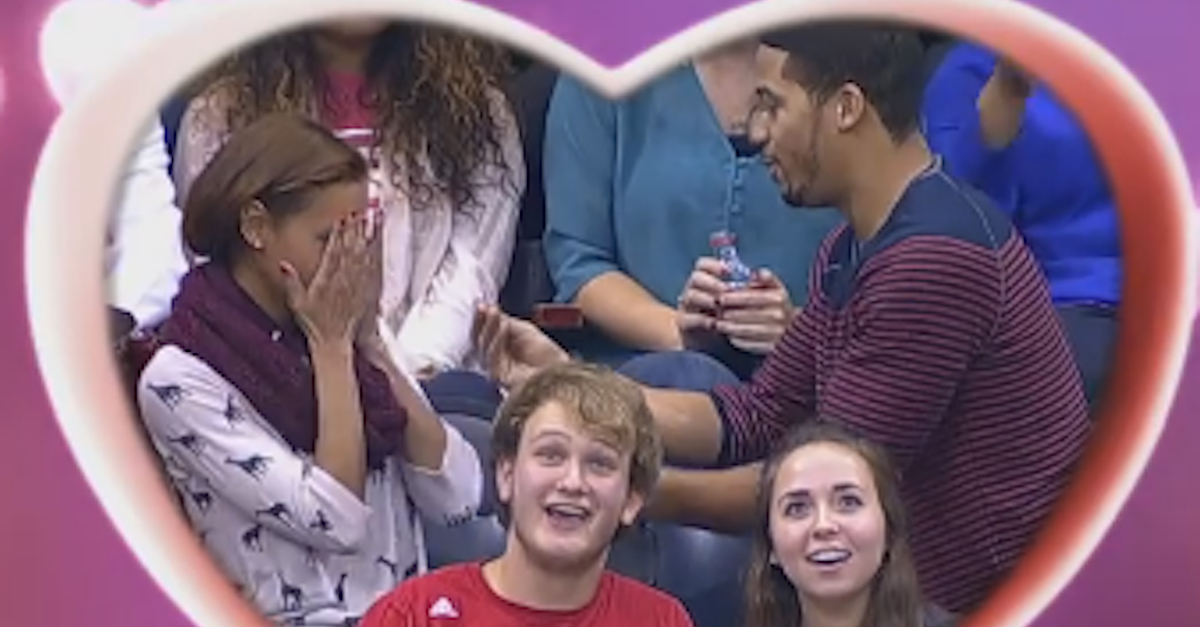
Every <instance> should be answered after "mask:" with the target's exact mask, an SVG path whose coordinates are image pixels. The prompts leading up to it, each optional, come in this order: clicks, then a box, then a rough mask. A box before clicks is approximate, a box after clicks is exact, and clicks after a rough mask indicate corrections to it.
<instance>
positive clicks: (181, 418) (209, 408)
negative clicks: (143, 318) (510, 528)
mask: <svg viewBox="0 0 1200 627" xmlns="http://www.w3.org/2000/svg"><path fill="white" fill-rule="evenodd" d="M418 389H419V388H418ZM138 403H139V406H140V409H141V413H142V417H143V420H144V421H145V424H146V427H147V431H148V432H149V435H150V439H151V441H152V442H153V444H154V447H155V448H156V449H157V450H158V452H159V455H160V456H161V457H162V458H163V460H164V464H165V467H166V471H167V474H168V477H169V479H170V480H171V482H172V484H173V485H174V486H175V489H176V490H177V491H178V492H179V494H180V496H181V499H182V501H183V502H184V506H185V509H186V512H187V516H188V518H189V519H190V521H191V523H192V526H193V528H194V529H195V530H196V532H197V533H198V534H199V535H200V537H201V539H202V541H203V543H204V545H205V546H206V547H207V548H208V550H209V552H210V553H211V555H212V556H213V557H214V559H215V560H216V562H217V564H218V566H219V567H220V568H222V569H223V570H224V572H225V573H226V574H227V575H228V576H229V578H230V579H231V580H232V581H233V583H234V584H235V585H236V586H237V587H238V588H239V589H240V591H241V592H242V594H243V595H244V596H245V597H246V598H247V599H248V600H249V601H251V602H252V603H253V604H254V605H255V606H257V607H258V608H259V609H260V610H261V611H262V612H263V613H264V614H265V615H266V616H267V617H268V618H269V619H270V620H272V621H273V622H274V623H276V624H279V625H327V626H333V625H338V626H341V625H345V624H348V623H347V620H348V619H349V620H350V621H351V622H352V621H353V620H354V619H357V618H358V617H360V616H362V615H363V614H364V613H365V612H366V611H367V609H369V607H370V606H371V604H372V603H373V602H374V601H375V600H376V599H378V598H379V597H380V596H382V595H383V594H384V593H386V592H388V591H390V590H392V589H393V588H394V587H395V586H396V585H397V584H398V583H400V582H401V581H402V580H404V579H406V578H408V577H411V576H413V575H415V574H418V573H421V572H424V571H425V569H426V565H425V558H424V554H425V550H424V541H423V534H422V531H421V525H420V520H419V518H418V516H417V514H418V512H420V513H421V514H424V515H425V516H426V517H427V518H428V519H432V520H438V521H445V522H446V523H447V524H451V523H453V522H455V521H459V520H462V519H465V518H469V517H470V516H472V515H473V513H474V511H475V510H476V508H477V507H478V505H479V501H480V499H481V497H482V488H483V479H482V473H481V469H480V465H479V457H478V456H477V454H476V452H475V450H474V449H473V448H472V447H471V445H470V444H469V443H468V442H467V441H466V440H465V439H464V438H463V437H462V435H461V434H460V433H459V432H458V431H456V430H455V429H454V428H453V427H451V426H449V425H446V434H447V442H446V453H445V457H444V458H443V460H442V467H441V469H440V471H438V472H430V471H426V470H424V469H421V468H417V467H415V466H412V465H410V464H408V463H406V462H404V461H403V460H401V459H397V458H393V460H392V461H390V462H389V463H388V464H387V465H386V466H385V467H384V469H383V470H381V471H377V472H373V473H371V474H370V475H369V476H368V478H367V485H366V491H365V499H364V500H363V501H360V500H359V499H358V498H357V497H356V496H355V495H354V494H353V493H351V492H350V491H349V490H347V489H346V488H345V487H344V486H343V485H342V484H340V483H339V482H338V481H337V480H336V479H334V478H333V477H332V476H331V475H329V474H328V473H326V472H325V471H324V470H322V469H321V468H320V467H318V466H316V465H315V464H314V463H313V460H312V458H311V456H309V455H307V454H303V453H299V452H297V451H295V450H294V449H293V448H292V447H291V446H290V445H289V444H288V443H287V442H286V441H285V440H284V439H283V438H282V436H280V435H279V434H278V432H277V431H275V430H274V428H272V427H271V426H270V425H269V424H268V423H267V422H266V421H265V420H264V419H263V418H262V416H261V415H260V414H259V413H258V412H257V411H256V410H255V408H254V407H252V406H250V404H249V403H248V402H247V401H246V399H245V398H244V397H243V396H242V394H241V393H240V392H238V390H237V389H235V388H234V387H233V386H232V385H231V384H229V383H228V382H227V381H226V380H225V379H224V378H223V377H221V376H220V375H219V374H217V372H216V371H214V370H213V369H212V368H211V367H209V366H208V365H207V364H206V363H204V362H202V361H200V360H199V359H197V358H196V357H194V356H192V355H190V354H188V353H186V352H184V351H182V350H181V349H179V348H178V347H176V346H164V347H163V348H161V349H159V350H158V352H157V353H156V354H155V355H154V357H153V358H152V359H151V360H150V362H149V363H148V364H147V366H146V368H145V370H144V371H143V373H142V376H141V379H140V382H139V385H138Z"/></svg>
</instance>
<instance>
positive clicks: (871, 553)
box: [745, 423, 956, 627]
mask: <svg viewBox="0 0 1200 627" xmlns="http://www.w3.org/2000/svg"><path fill="white" fill-rule="evenodd" d="M758 518H759V521H760V523H759V525H758V527H757V529H756V530H755V538H754V539H755V547H754V553H753V556H752V558H751V563H750V570H749V575H748V577H747V582H746V593H747V597H746V601H747V607H746V620H745V626H746V627H841V626H848V625H850V626H855V627H951V626H952V625H954V624H955V623H956V619H955V617H953V616H950V615H949V614H947V613H945V612H944V611H941V610H940V609H938V608H935V607H932V606H931V605H929V604H928V603H927V602H926V601H925V599H924V596H923V594H922V593H921V589H920V585H919V583H918V581H917V574H916V570H915V567H914V565H913V559H912V554H911V553H910V551H909V547H908V538H907V535H908V528H907V522H906V520H905V512H904V505H903V503H902V502H901V496H900V491H899V487H898V485H897V482H896V476H895V474H894V471H893V469H892V466H891V465H890V463H889V462H888V460H887V458H886V456H885V455H884V453H883V452H882V451H881V449H879V448H878V447H876V446H875V445H873V444H871V443H869V442H867V441H865V440H862V439H859V438H856V437H855V436H852V435H849V434H848V433H846V432H844V431H843V430H841V429H840V428H838V427H835V426H833V425H830V424H828V423H816V424H811V425H806V426H805V427H803V428H801V429H800V430H799V431H797V432H796V433H794V434H793V436H792V437H791V439H790V440H788V441H787V442H786V443H785V444H784V446H783V447H782V448H780V449H779V452H778V453H776V455H775V456H774V457H773V458H771V459H770V460H769V461H768V462H767V464H766V466H765V467H764V469H763V475H762V481H761V484H760V491H759V499H758Z"/></svg>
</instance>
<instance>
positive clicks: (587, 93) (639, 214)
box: [543, 65, 841, 306]
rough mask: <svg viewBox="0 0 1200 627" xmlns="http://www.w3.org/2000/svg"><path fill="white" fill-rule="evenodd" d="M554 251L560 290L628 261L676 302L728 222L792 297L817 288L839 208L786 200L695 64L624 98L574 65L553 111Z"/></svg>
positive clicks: (747, 251)
mask: <svg viewBox="0 0 1200 627" xmlns="http://www.w3.org/2000/svg"><path fill="white" fill-rule="evenodd" d="M543 168H544V177H545V189H546V219H547V224H546V235H545V240H544V242H545V251H546V260H547V262H548V265H549V269H550V273H551V275H552V277H553V279H554V282H555V285H556V288H557V300H559V301H561V302H569V301H571V300H573V299H574V298H575V296H576V294H577V293H578V292H579V290H580V288H582V287H583V286H584V285H585V284H586V283H587V282H588V281H590V280H591V279H593V278H595V277H596V276H598V275H600V274H603V273H605V272H609V271H619V272H623V273H624V274H626V275H628V276H629V277H630V278H632V279H633V280H634V281H636V282H638V283H639V284H641V285H642V287H644V288H645V289H646V290H647V291H649V292H650V293H651V294H653V295H654V297H655V298H657V299H658V300H659V301H661V302H662V303H664V304H670V305H671V306H674V304H675V300H676V298H677V297H678V296H679V293H680V291H681V290H682V289H683V286H684V283H685V282H686V281H687V278H688V276H689V275H690V274H691V271H692V268H693V266H694V265H695V262H696V259H697V258H699V257H702V256H711V255H712V251H711V249H710V247H709V235H710V234H712V233H713V232H714V231H717V230H722V229H727V230H731V231H733V232H734V233H735V234H736V235H737V247H738V252H739V254H740V255H741V257H742V259H743V261H745V262H746V263H747V264H748V265H749V266H750V267H752V268H759V267H765V268H769V269H770V270H771V271H772V272H774V273H775V274H776V275H777V276H779V277H780V278H781V279H782V280H783V282H784V283H785V284H786V285H787V287H788V290H789V292H790V294H791V297H792V302H793V303H796V304H802V303H803V302H805V300H806V299H807V297H808V272H809V268H810V266H811V265H812V261H813V257H814V255H815V254H816V250H817V247H818V246H819V245H820V243H821V240H822V239H823V238H824V237H825V235H826V234H828V233H829V231H830V230H831V229H832V228H833V227H834V226H835V225H837V224H839V223H840V222H841V217H840V215H839V214H838V213H837V212H835V211H834V210H832V209H818V210H814V209H797V208H794V207H791V206H789V205H788V204H787V203H785V202H784V200H783V198H782V197H781V195H780V188H779V186H778V185H777V184H776V183H775V181H774V180H773V179H772V178H771V174H770V171H769V170H768V169H767V167H766V166H765V165H764V164H763V162H762V159H761V158H760V157H759V156H758V155H757V154H756V153H755V154H742V155H739V153H738V151H736V150H735V148H734V145H733V144H732V143H731V141H730V139H729V138H728V137H727V136H726V135H725V133H724V131H723V129H722V128H721V125H720V124H719V122H718V120H717V118H716V116H715V114H714V111H713V109H712V107H711V105H710V104H709V101H708V98H707V96H706V95H705V93H704V89H703V87H702V86H701V84H700V81H699V78H698V76H697V75H696V73H695V71H694V69H693V68H692V66H691V65H684V66H681V67H679V68H677V69H675V70H672V71H671V72H669V73H668V74H666V75H665V76H663V77H661V78H659V79H658V80H656V81H654V82H653V83H651V84H650V85H648V86H647V87H645V88H643V89H641V90H640V91H638V92H637V93H635V94H633V95H632V96H629V97H627V98H625V99H624V100H621V101H615V102H614V101H610V100H608V99H606V98H603V97H601V96H599V95H597V94H595V93H594V92H592V91H591V90H590V89H588V88H586V87H584V86H583V85H582V84H580V83H579V82H578V81H576V80H574V79H573V78H570V77H567V76H563V77H562V78H560V79H559V81H558V83H557V85H556V86H555V89H554V93H553V96H552V97H551V101H550V109H549V113H548V116H547V120H546V143H545V152H544V164H543Z"/></svg>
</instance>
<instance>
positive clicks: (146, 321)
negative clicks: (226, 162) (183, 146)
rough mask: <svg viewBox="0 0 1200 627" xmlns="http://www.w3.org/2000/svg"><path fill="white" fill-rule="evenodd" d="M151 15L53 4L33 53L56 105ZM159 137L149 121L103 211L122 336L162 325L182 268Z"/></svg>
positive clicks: (79, 1) (143, 29)
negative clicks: (110, 203)
mask: <svg viewBox="0 0 1200 627" xmlns="http://www.w3.org/2000/svg"><path fill="white" fill-rule="evenodd" d="M150 15H151V14H150V10H149V9H147V8H146V7H142V6H141V5H138V4H137V3H135V2H112V1H103V0H99V1H97V0H91V1H89V0H71V1H70V2H65V3H63V4H60V5H58V6H57V7H55V9H54V11H53V12H52V13H51V14H50V15H49V16H48V18H47V20H46V25H45V27H44V28H43V29H42V32H41V39H40V41H39V53H40V54H39V57H40V60H41V64H42V72H43V74H44V75H45V77H46V82H47V84H48V86H49V87H50V92H51V94H52V95H53V96H54V99H55V101H56V102H57V103H58V104H59V106H60V107H67V106H69V105H70V104H71V103H73V102H74V101H75V100H76V99H77V98H78V96H79V94H81V93H83V92H84V91H86V90H87V89H88V88H89V87H90V86H91V84H92V83H93V81H95V80H96V79H97V78H98V77H99V76H101V75H102V74H103V73H104V72H105V71H106V70H108V69H109V68H111V67H112V66H113V64H115V63H116V62H117V61H118V60H119V59H120V58H121V56H122V55H123V54H125V53H126V51H127V50H129V49H130V47H131V46H133V45H134V44H135V43H137V42H138V41H140V40H141V39H142V38H143V37H145V36H147V35H148V33H149V32H150V26H151V22H150ZM164 141H165V140H164V138H163V128H162V124H161V123H160V122H159V121H158V120H157V119H153V120H150V121H148V123H147V124H146V127H145V129H144V131H143V132H142V133H141V134H140V135H139V137H138V138H137V143H136V144H134V145H133V147H132V148H133V150H132V151H131V155H130V157H129V161H128V164H127V166H126V168H125V171H124V175H123V176H122V177H121V179H120V180H119V182H118V185H117V194H116V196H115V197H114V200H115V206H114V207H113V210H112V212H111V213H110V214H109V225H108V232H107V233H106V235H105V244H106V246H105V257H104V259H105V262H104V276H105V278H106V279H107V282H108V304H109V306H110V308H111V309H112V310H113V313H114V316H113V319H114V320H116V319H120V320H121V321H122V322H121V323H120V324H119V326H118V327H117V329H118V332H119V333H120V334H124V333H127V332H128V331H130V330H132V329H135V328H138V329H148V328H152V327H155V326H157V325H158V324H159V323H161V322H162V321H163V319H165V318H166V316H167V314H168V312H169V311H170V307H171V299H172V298H174V297H175V294H176V292H177V291H178V289H179V281H180V279H181V278H182V277H183V275H184V273H185V272H187V269H188V261H187V258H186V257H185V255H184V249H183V245H182V240H181V238H180V233H179V228H180V219H181V216H180V212H179V207H178V206H177V204H176V202H177V200H176V194H175V186H174V184H173V183H172V181H171V176H170V172H169V164H170V159H169V155H168V154H167V148H166V144H165V143H164Z"/></svg>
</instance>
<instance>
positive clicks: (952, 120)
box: [923, 44, 1025, 195]
mask: <svg viewBox="0 0 1200 627" xmlns="http://www.w3.org/2000/svg"><path fill="white" fill-rule="evenodd" d="M995 66H996V59H995V57H994V56H992V55H991V54H990V53H988V52H986V51H984V50H981V49H979V48H977V47H976V46H974V45H971V44H959V45H958V46H956V47H955V48H954V49H952V50H951V51H950V52H949V53H948V54H947V55H946V57H945V58H944V59H943V61H942V63H941V65H940V66H939V67H938V69H937V71H936V72H934V75H933V77H932V78H931V79H930V81H929V84H928V85H927V86H926V89H925V97H924V105H923V115H924V118H925V131H926V132H925V136H926V139H927V140H928V142H929V146H930V148H931V149H932V150H933V151H934V152H935V153H938V154H940V155H941V156H942V158H943V160H944V167H945V168H946V171H947V172H949V173H951V174H952V175H954V176H956V177H958V178H960V179H962V180H964V181H966V182H968V183H970V184H972V185H974V186H976V187H979V188H981V189H989V188H991V187H994V186H995V183H994V182H995V181H1002V180H1005V173H1006V172H1007V170H1008V168H1009V167H1010V163H1009V161H1010V160H1011V157H1010V154H1011V148H1012V145H1013V142H1014V140H1015V138H1016V136H1017V133H1018V132H1019V130H1020V125H1021V123H1022V121H1023V118H1024V111H1025V101H1024V99H1019V101H1018V99H1014V98H1013V97H1012V96H1011V95H1010V94H1009V92H1008V91H1007V90H1004V89H1001V88H1000V82H999V81H995V80H993V75H994V74H995V72H994V69H995ZM989 193H990V192H989ZM992 195H995V194H992Z"/></svg>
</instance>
